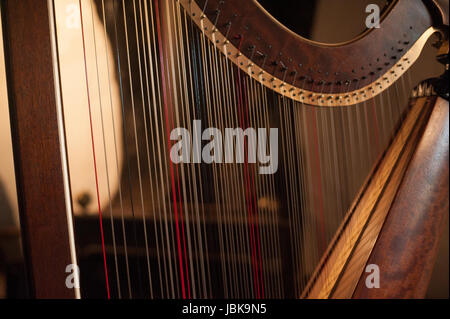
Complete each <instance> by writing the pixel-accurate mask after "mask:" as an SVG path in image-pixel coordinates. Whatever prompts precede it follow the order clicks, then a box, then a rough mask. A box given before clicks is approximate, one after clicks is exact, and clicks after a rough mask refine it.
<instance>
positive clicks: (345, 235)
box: [302, 99, 425, 299]
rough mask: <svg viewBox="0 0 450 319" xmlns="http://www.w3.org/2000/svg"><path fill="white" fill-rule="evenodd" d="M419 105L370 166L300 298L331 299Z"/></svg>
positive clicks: (413, 124)
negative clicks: (387, 146) (372, 166)
mask: <svg viewBox="0 0 450 319" xmlns="http://www.w3.org/2000/svg"><path fill="white" fill-rule="evenodd" d="M419 102H420V103H415V104H413V106H412V108H411V110H410V111H409V113H408V115H407V117H406V119H405V120H404V122H403V124H402V126H401V128H400V130H399V132H398V134H397V136H396V137H395V138H394V140H393V142H392V144H391V145H390V146H389V148H388V150H387V151H386V154H385V155H384V157H382V158H381V159H380V161H379V163H378V164H377V165H376V166H375V167H374V169H373V171H372V173H371V174H369V177H368V179H367V180H366V182H365V183H364V186H363V187H362V188H361V190H360V193H359V194H358V196H357V197H356V199H355V201H354V202H353V204H352V206H351V208H350V209H349V211H348V212H347V215H346V217H345V219H344V221H343V223H342V225H341V226H340V228H339V229H338V231H337V233H336V235H335V237H334V238H333V240H332V241H331V243H330V245H329V246H328V249H327V252H326V253H325V254H324V256H323V257H322V259H321V261H320V263H319V266H318V267H317V268H316V271H315V273H314V274H313V276H312V277H311V279H310V281H309V283H308V285H307V287H306V288H305V290H304V292H303V294H302V297H304V298H311V299H324V298H329V297H330V296H331V293H332V292H333V289H334V287H335V285H336V283H337V282H338V280H339V278H340V276H341V273H342V271H343V269H344V268H345V266H346V264H347V261H348V258H349V257H350V256H351V254H352V252H353V250H354V248H355V245H357V243H358V241H359V238H360V236H361V234H362V232H363V231H364V229H365V226H366V224H367V222H368V220H369V218H370V216H371V214H372V211H373V210H374V209H375V208H376V206H377V204H378V202H379V200H380V198H381V196H382V195H383V192H384V190H385V187H386V185H388V182H389V180H390V178H391V176H392V174H393V172H394V170H395V168H396V163H397V162H398V161H399V159H400V156H401V154H402V153H403V150H404V148H405V145H407V142H408V141H409V140H410V137H411V134H413V131H414V128H415V127H416V126H417V123H418V120H420V119H421V115H423V113H424V112H423V105H424V103H425V100H424V99H422V100H419Z"/></svg>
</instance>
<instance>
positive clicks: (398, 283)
mask: <svg viewBox="0 0 450 319" xmlns="http://www.w3.org/2000/svg"><path fill="white" fill-rule="evenodd" d="M448 108H449V106H448V102H447V101H445V100H443V99H440V98H439V99H438V100H437V102H436V106H435V107H434V110H433V113H432V114H431V117H430V120H429V123H428V125H427V128H426V130H425V132H424V134H423V137H422V139H421V141H420V143H419V145H418V147H417V150H416V152H415V154H414V156H413V158H412V160H411V163H410V165H409V167H408V170H407V172H406V174H405V177H404V179H403V182H402V184H401V186H400V190H399V192H398V194H397V196H396V198H395V200H394V203H393V205H392V207H391V209H390V212H389V215H388V217H387V219H386V222H385V224H384V226H383V229H382V234H381V236H380V238H379V240H378V241H377V243H376V245H375V247H374V250H373V251H372V254H371V256H370V258H369V260H368V264H377V265H378V266H379V268H380V288H378V289H368V288H367V287H366V285H365V279H366V275H365V274H363V275H362V276H361V279H360V281H359V283H358V286H357V288H356V290H355V293H354V295H353V297H354V298H423V297H424V296H425V293H426V290H427V287H428V283H429V280H430V276H431V272H432V269H433V264H434V260H435V257H436V251H437V247H438V244H439V237H440V234H441V233H442V227H443V226H444V225H445V220H446V219H447V218H448V209H449V199H448V185H449V181H448V178H449V168H448V163H449V110H448Z"/></svg>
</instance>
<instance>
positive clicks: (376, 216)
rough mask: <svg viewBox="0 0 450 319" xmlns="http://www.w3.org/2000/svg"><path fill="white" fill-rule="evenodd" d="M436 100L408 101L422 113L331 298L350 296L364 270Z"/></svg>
mask: <svg viewBox="0 0 450 319" xmlns="http://www.w3.org/2000/svg"><path fill="white" fill-rule="evenodd" d="M435 101H436V98H435V97H431V98H425V97H423V98H419V99H413V100H411V102H410V103H411V105H415V106H416V107H417V106H418V107H419V108H420V109H421V110H422V114H421V116H420V118H419V119H418V120H417V122H416V124H415V125H414V128H413V130H412V132H411V135H410V137H409V138H408V141H407V142H406V144H405V146H404V147H403V150H402V152H401V154H400V156H399V159H398V160H397V163H396V164H395V167H394V169H393V172H392V174H391V176H390V177H389V180H388V182H387V183H386V185H385V186H384V189H383V192H382V194H381V195H380V198H379V199H378V202H377V204H376V206H375V208H374V209H373V212H372V213H371V216H370V218H369V220H368V222H367V225H366V226H365V229H364V230H363V233H362V234H361V236H360V238H359V239H358V242H357V244H356V245H355V247H354V250H353V252H352V254H351V257H350V258H349V259H348V260H347V262H346V265H345V268H344V270H343V271H342V273H341V274H340V278H339V280H338V282H337V284H336V285H335V287H334V288H333V292H332V294H331V295H330V297H332V298H337V299H343V298H351V297H352V295H353V292H354V290H355V288H356V285H357V284H358V281H359V278H360V277H361V274H362V273H363V272H364V270H365V267H366V263H367V260H368V259H369V257H370V253H371V252H372V249H373V247H374V246H375V243H376V241H377V239H378V237H379V234H380V231H381V229H382V227H383V224H384V222H385V220H386V216H387V214H388V212H389V209H390V207H391V205H392V203H393V201H394V198H395V196H396V194H397V191H398V189H399V187H400V184H401V182H402V180H403V177H404V174H405V172H406V169H407V167H408V164H409V162H410V160H411V157H412V156H413V154H414V151H415V149H416V147H417V144H418V142H419V141H420V138H421V136H422V134H423V131H424V128H425V126H426V124H427V122H428V119H429V117H430V113H431V110H432V109H433V105H434V103H435Z"/></svg>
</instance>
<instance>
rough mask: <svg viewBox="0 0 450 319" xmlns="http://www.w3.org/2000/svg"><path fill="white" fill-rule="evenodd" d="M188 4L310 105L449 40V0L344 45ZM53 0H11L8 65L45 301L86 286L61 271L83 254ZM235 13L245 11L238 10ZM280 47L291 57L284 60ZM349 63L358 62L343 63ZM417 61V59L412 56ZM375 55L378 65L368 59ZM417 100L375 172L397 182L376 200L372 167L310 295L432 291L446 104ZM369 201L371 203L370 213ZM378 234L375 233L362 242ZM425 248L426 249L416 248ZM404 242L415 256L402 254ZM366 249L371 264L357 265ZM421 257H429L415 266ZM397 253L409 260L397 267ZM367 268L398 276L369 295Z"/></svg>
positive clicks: (37, 276) (37, 281) (24, 220)
mask: <svg viewBox="0 0 450 319" xmlns="http://www.w3.org/2000/svg"><path fill="white" fill-rule="evenodd" d="M180 2H181V3H182V4H183V5H185V6H191V8H193V9H192V10H191V11H190V12H191V13H194V14H195V16H196V17H195V16H193V19H194V21H196V23H197V22H198V24H199V25H200V27H202V28H204V32H206V33H207V34H208V35H211V37H212V38H213V39H215V40H216V41H219V42H221V41H223V44H224V45H228V44H229V45H230V46H229V49H228V50H229V52H230V53H229V55H230V56H232V57H233V56H234V57H235V58H232V59H235V60H236V61H235V63H236V64H237V65H239V66H241V68H242V69H243V70H244V71H246V72H249V69H248V66H249V65H250V64H252V65H251V66H253V67H254V68H258V70H259V72H258V73H257V74H256V75H252V74H251V72H250V73H249V74H250V75H251V76H254V77H257V78H258V79H259V80H261V81H262V80H263V78H264V79H265V81H267V82H268V83H269V84H266V85H270V86H272V89H273V90H275V91H277V92H278V93H280V94H284V95H290V97H291V98H293V97H294V94H296V98H299V99H301V96H303V97H304V98H305V100H303V101H304V102H305V103H310V104H313V105H321V103H323V102H322V101H326V100H329V99H331V100H333V101H336V102H335V105H345V104H346V103H347V104H349V103H350V104H352V101H353V100H351V99H357V98H361V99H362V98H364V94H367V95H368V96H370V95H372V94H377V93H378V92H377V93H370V91H371V90H373V89H377V87H378V88H379V89H380V90H382V89H383V87H386V86H389V84H388V83H390V82H392V81H395V77H397V76H399V75H401V69H402V66H401V64H402V61H405V62H406V63H408V62H409V61H408V60H402V59H405V55H406V54H408V53H411V52H412V51H411V50H412V49H414V45H415V44H416V43H417V42H418V41H419V40H420V38H421V36H422V35H423V34H425V33H427V32H428V31H427V30H430V28H433V29H431V30H433V31H434V30H438V29H439V30H441V33H442V35H443V41H444V43H445V41H448V40H447V39H446V37H447V31H448V1H442V0H439V1H438V0H431V1H421V0H398V1H395V2H394V3H393V4H392V7H391V8H390V9H389V12H388V13H387V14H386V16H385V17H384V18H383V23H382V28H380V29H375V30H370V31H367V32H365V33H364V34H362V35H361V36H359V37H357V38H356V39H354V40H352V41H349V42H346V43H340V44H336V45H325V44H321V43H316V42H312V41H309V40H306V39H304V38H301V37H299V36H298V35H296V34H294V33H292V32H291V31H289V30H288V29H286V28H285V27H284V26H283V25H281V24H280V23H278V22H277V21H276V20H274V19H273V18H272V17H271V16H270V15H269V14H268V13H267V12H265V10H264V9H262V7H260V5H259V4H258V3H257V2H256V1H253V0H252V1H240V0H227V1H219V0H209V1H206V0H199V1H195V2H194V1H191V0H180ZM52 3H53V2H52V1H51V0H21V1H17V0H2V2H1V5H2V7H1V9H2V15H3V18H2V21H3V30H4V39H5V59H6V67H7V82H8V94H9V103H10V113H11V115H10V117H11V128H12V137H13V150H14V162H15V169H16V183H17V191H18V199H19V210H20V221H21V227H22V234H23V243H24V249H25V257H26V262H27V265H28V266H29V267H28V274H29V280H30V283H31V288H32V291H31V294H32V296H33V297H37V298H76V297H79V291H77V290H70V289H67V288H66V286H65V280H66V275H67V274H66V273H65V272H64V270H65V269H66V266H67V265H69V264H72V263H74V259H75V255H74V242H73V240H74V239H73V229H72V228H71V226H70V225H71V203H70V189H69V183H68V180H69V176H68V170H67V165H66V161H67V160H66V154H65V140H64V134H62V132H63V130H64V123H63V120H62V118H63V117H62V112H63V110H62V106H61V98H60V95H59V93H58V86H59V76H58V65H57V60H56V59H55V54H56V44H55V41H56V39H55V37H54V21H53V20H54V16H53V4H52ZM237 5H239V6H237ZM236 8H239V12H244V14H239V12H236V10H237V9H236ZM199 10H200V11H199ZM219 12H220V14H218V13H219ZM230 21H231V22H232V23H231V24H230ZM400 21H401V25H399V24H400ZM446 25H447V26H446ZM405 28H406V29H405ZM215 33H217V35H215ZM219 33H220V34H228V35H229V38H224V39H222V38H220V37H219V36H218V34H219ZM231 35H233V36H231ZM397 35H399V36H397ZM237 48H240V49H237ZM256 48H258V50H257V51H258V53H257V54H256V55H255V52H256V51H255V50H256ZM386 48H387V49H389V50H390V49H391V48H394V51H395V54H393V53H391V52H390V51H389V52H387V53H386V54H384V52H385V51H386ZM447 48H448V42H447ZM233 50H234V51H233ZM419 51H420V50H419ZM279 52H283V55H282V57H280V56H279ZM447 53H448V52H447ZM227 54H228V53H227ZM349 56H351V57H352V59H353V61H354V63H352V64H349V63H347V64H345V63H342V61H343V59H345V58H347V57H349ZM409 59H411V60H414V56H413V57H412V58H409ZM369 60H370V61H373V63H370V64H368V63H367V61H369ZM411 62H413V61H411ZM366 64H367V65H366ZM399 64H400V66H399ZM288 70H290V71H291V72H287V71H288ZM293 70H295V71H296V72H293ZM362 70H364V71H362ZM261 72H262V73H261ZM325 75H326V80H324V79H323V78H324V76H325ZM295 77H301V79H302V80H304V81H306V82H307V83H308V87H307V88H306V90H305V91H304V92H300V91H299V90H298V89H297V88H296V87H295V85H293V83H294V78H295ZM329 83H331V84H333V85H329ZM351 83H357V91H355V92H351V94H349V93H348V92H346V93H345V94H340V93H339V92H340V91H342V90H343V89H342V88H344V90H345V87H347V86H349V85H350V84H351ZM318 85H325V88H326V89H325V91H322V93H321V94H317V92H315V91H317V90H316V89H315V88H317V86H318ZM361 92H362V93H361ZM364 92H365V93H364ZM355 94H356V95H355ZM415 102H416V103H415V104H414V106H413V108H412V110H413V112H412V114H413V115H414V116H415V117H411V118H410V119H409V121H408V120H405V123H404V125H403V126H404V127H403V131H400V133H399V135H398V136H397V137H396V140H395V141H394V142H393V144H392V147H391V149H390V150H388V151H387V153H389V152H393V153H395V154H396V155H397V156H396V157H395V158H394V157H393V159H392V161H391V162H389V163H388V164H383V159H381V160H380V163H379V165H378V166H377V168H380V167H386V165H387V166H389V168H390V170H389V172H388V173H386V174H388V176H384V177H383V178H384V179H381V180H380V183H382V185H381V187H380V186H378V188H377V187H375V188H376V189H377V190H378V192H375V194H378V195H376V196H375V195H371V194H370V193H369V192H368V190H370V189H372V188H371V187H372V186H371V185H372V184H373V183H374V181H375V180H376V179H377V178H381V177H380V176H382V174H380V170H379V169H375V170H374V171H373V174H372V175H371V176H370V177H369V178H368V180H367V182H366V184H365V185H364V187H363V189H362V190H361V192H360V194H359V196H358V198H357V199H356V200H355V202H354V205H353V207H352V209H351V211H353V212H355V211H356V210H358V209H359V210H362V211H363V212H364V209H366V210H365V213H366V215H367V216H366V220H365V222H364V223H362V224H361V225H360V226H359V232H358V233H357V234H356V235H355V236H356V238H355V239H354V242H353V243H352V245H350V246H348V247H347V250H341V251H342V252H345V253H344V255H343V256H335V255H333V251H336V250H332V248H335V247H336V245H340V241H339V233H340V232H341V233H342V231H345V226H346V225H348V224H349V223H351V222H352V219H351V216H354V215H353V213H351V212H349V215H348V216H349V217H348V218H347V219H346V220H345V222H344V223H343V226H342V227H341V230H340V231H338V233H337V235H336V238H335V240H333V242H332V244H331V245H330V248H329V250H328V252H327V254H325V256H324V258H323V260H322V262H321V264H320V265H319V267H318V269H317V270H316V274H315V275H314V276H313V279H312V280H311V281H310V284H309V285H308V287H307V289H306V290H305V292H304V295H303V296H302V297H311V298H330V297H335V298H348V297H364V298H368V297H384V298H389V297H423V296H424V293H425V292H424V291H425V288H426V285H427V279H428V280H429V277H430V274H431V269H432V264H433V261H434V258H435V254H436V249H437V242H438V236H437V235H438V233H439V232H440V231H441V228H442V224H443V221H444V220H445V218H447V214H448V195H447V194H448V102H445V101H443V100H442V99H440V98H439V99H426V100H425V99H423V100H420V101H415ZM402 132H403V133H402ZM402 134H403V135H402ZM396 141H397V144H396ZM388 155H389V154H388ZM393 156H394V155H393ZM386 158H388V157H384V160H385V161H386ZM381 172H382V171H381ZM381 181H383V182H381ZM423 183H428V184H429V185H430V187H428V188H427V189H426V191H424V193H425V194H423V193H422V194H421V197H420V198H421V199H423V200H424V201H426V202H424V205H411V200H412V198H415V197H416V196H418V194H417V185H423ZM428 184H427V185H428ZM366 197H369V199H367V198H366ZM365 198H366V199H365ZM365 202H366V203H367V202H370V203H371V205H372V206H370V207H365V206H361V205H362V203H365ZM377 212H378V213H377ZM411 213H413V214H414V216H416V218H418V219H420V220H423V221H424V222H423V224H422V227H421V228H417V224H414V221H415V220H412V221H411V220H409V219H408V215H409V214H411ZM377 216H378V217H377ZM377 218H378V219H377ZM374 229H375V230H374ZM370 231H372V233H371V234H372V235H371V237H364V234H368V233H370ZM398 234H401V235H402V236H404V237H403V240H404V242H403V243H404V245H401V246H399V247H400V248H399V247H395V245H389V243H390V242H392V241H393V240H396V237H395V236H397V235H398ZM423 241H426V245H419V244H418V243H419V242H422V243H423ZM414 242H415V243H416V244H412V243H414ZM405 243H407V247H408V249H407V250H403V251H402V249H403V248H404V247H406V246H405ZM399 249H400V251H399ZM358 254H363V255H364V257H362V258H356V257H355V256H358ZM418 256H420V258H421V259H422V260H423V262H421V263H417V260H416V259H417V257H418ZM333 258H335V259H333ZM392 258H394V259H395V258H399V259H395V260H401V262H399V263H398V264H395V265H394V264H393V263H392ZM330 260H331V261H333V262H334V263H335V264H336V265H338V267H337V268H336V271H335V272H334V274H333V276H328V277H327V278H325V277H323V275H322V274H321V271H320V269H321V268H320V267H321V265H322V266H323V265H324V264H325V263H326V262H330ZM337 261H339V262H337ZM367 263H377V264H378V265H380V267H381V266H382V267H384V268H383V269H385V271H388V272H389V271H391V273H393V274H395V276H392V277H390V282H389V283H388V286H389V287H388V288H387V289H381V290H377V291H376V292H374V291H369V290H368V289H367V288H365V286H364V276H362V269H363V267H364V266H365V265H366V264H367ZM349 267H350V268H349ZM351 267H356V268H351ZM355 269H357V270H356V271H355ZM407 272H409V273H407ZM352 273H353V276H350V274H352ZM355 273H356V274H358V273H359V275H355ZM411 274H412V275H411ZM321 276H322V277H321ZM349 277H351V279H348V278H349ZM339 283H341V284H342V285H340V284H339Z"/></svg>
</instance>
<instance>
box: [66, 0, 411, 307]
mask: <svg viewBox="0 0 450 319" xmlns="http://www.w3.org/2000/svg"><path fill="white" fill-rule="evenodd" d="M89 6H90V10H88V8H89ZM94 6H95V7H94ZM80 8H81V19H82V25H87V24H89V23H91V24H93V23H94V22H93V19H94V14H98V15H99V16H100V17H101V19H102V21H103V25H104V28H103V32H104V33H103V34H96V32H97V31H95V29H92V30H93V31H92V32H93V34H90V35H89V36H88V35H87V34H86V32H89V31H88V30H89V29H88V28H85V27H84V28H82V32H83V47H84V54H85V57H86V56H87V55H92V54H93V55H95V59H94V60H93V61H95V62H94V63H88V62H87V61H88V60H87V59H85V67H86V82H87V84H88V85H87V94H88V96H90V97H91V100H94V99H95V96H96V93H95V89H94V84H95V83H96V82H97V81H98V78H100V77H105V76H107V77H108V80H109V83H110V85H112V84H111V83H114V82H116V81H117V82H118V85H119V88H120V101H112V100H110V101H101V100H100V103H98V105H95V106H94V103H92V105H91V102H89V108H91V107H92V108H93V107H98V108H99V111H100V114H101V117H100V120H99V121H96V120H95V121H92V123H91V125H92V130H93V131H94V132H95V131H102V132H103V133H102V138H103V141H99V140H95V139H93V151H94V156H95V158H96V159H97V161H104V162H106V163H107V164H106V165H105V169H106V171H107V172H106V174H104V175H101V176H106V180H103V181H98V187H108V191H109V204H108V205H107V206H106V207H103V209H100V208H99V215H100V227H99V230H96V231H95V232H96V237H95V238H96V240H98V242H97V244H98V246H99V247H101V249H99V250H98V256H101V263H102V267H97V268H96V269H101V270H98V271H89V270H86V269H83V260H80V265H81V283H82V293H83V294H85V295H87V296H89V295H90V291H89V289H88V288H87V287H90V285H89V284H90V281H91V280H90V277H89V276H93V275H95V276H96V277H95V280H93V282H96V283H97V284H98V285H100V286H101V287H100V288H101V293H100V296H101V295H105V294H106V295H107V296H108V297H114V298H142V297H146V298H213V297H215V298H284V297H299V296H300V295H301V292H302V290H303V289H304V287H305V286H306V284H307V282H308V280H309V279H310V277H311V275H312V273H313V271H314V269H315V268H316V266H317V264H318V262H319V260H320V258H321V256H322V255H323V253H324V252H325V250H326V248H327V246H328V244H329V242H330V240H331V239H332V237H333V235H334V234H335V232H336V230H337V229H338V227H339V225H340V223H341V222H342V220H343V218H344V216H345V214H346V212H347V210H348V209H349V207H350V205H351V203H352V201H353V199H354V198H355V196H356V194H357V193H358V191H359V189H360V188H361V186H362V185H363V183H364V180H365V179H366V178H367V176H368V174H369V173H370V171H371V169H372V168H373V166H374V164H375V163H376V161H377V160H378V159H379V158H380V156H382V154H383V152H384V150H385V149H386V147H387V146H388V144H389V142H390V141H391V139H392V137H393V136H394V134H395V131H396V129H397V128H398V125H399V123H400V122H401V119H402V117H403V116H404V114H405V111H406V105H407V103H406V100H407V98H408V92H409V91H408V87H411V83H410V79H409V73H407V74H406V75H405V76H403V77H402V79H400V80H399V81H397V82H396V83H395V84H393V85H392V86H391V88H390V89H389V90H386V92H385V93H383V94H382V95H379V96H375V97H373V98H372V99H371V100H368V101H366V102H363V103H360V104H355V105H353V106H349V107H333V108H327V107H313V106H309V105H305V104H302V103H300V102H296V101H293V100H291V99H289V98H288V97H284V96H280V95H278V94H276V93H274V92H273V91H271V90H270V89H268V88H267V87H266V86H264V85H263V84H262V83H260V82H258V81H256V80H254V79H252V78H251V77H249V76H248V75H247V74H246V73H245V72H243V71H242V70H241V69H240V68H239V67H237V66H236V65H234V64H233V63H232V62H230V61H229V60H228V59H227V57H226V56H225V55H224V54H222V53H221V52H220V50H218V49H217V48H216V47H215V44H214V43H211V41H209V40H208V38H207V37H206V35H205V34H204V32H207V31H205V30H199V28H198V27H197V26H196V25H195V23H193V22H192V21H191V18H190V15H189V10H190V9H189V6H188V7H186V8H184V7H183V6H182V5H181V4H180V3H179V2H178V1H165V0H163V1H147V0H127V1H125V0H97V1H96V2H95V4H92V2H91V3H89V2H87V1H81V0H80ZM95 8H96V9H95ZM83 11H84V12H83ZM89 11H90V13H91V14H86V12H89ZM96 12H97V13H96ZM229 36H235V35H229ZM238 36H240V37H245V34H241V35H238ZM102 37H104V38H107V39H108V40H109V41H110V43H111V52H109V53H108V52H100V50H98V43H96V41H97V42H99V41H100V40H99V39H101V38H102ZM88 40H89V41H93V43H89V44H88V43H86V42H87V41H88ZM87 48H93V49H92V50H89V49H87ZM108 54H112V55H113V56H114V64H111V65H108V72H107V73H106V75H105V74H104V73H101V72H99V71H98V63H99V61H101V60H102V59H105V56H107V55H108ZM88 70H97V71H96V77H92V76H88ZM89 74H91V73H89ZM301 85H302V83H298V86H299V87H300V88H301ZM356 85H357V84H356ZM100 89H102V88H100V86H99V87H98V90H100ZM107 89H108V88H107ZM315 89H316V91H317V92H320V91H321V89H322V88H321V87H316V88H315ZM342 89H348V88H344V87H342ZM109 90H111V88H109ZM114 103H118V104H120V110H121V121H120V122H115V123H112V125H106V123H107V122H108V121H109V122H111V121H113V122H114V116H113V117H107V116H106V115H104V114H108V112H107V111H106V110H107V109H108V108H110V110H109V111H110V112H112V105H113V104H114ZM193 120H201V122H202V127H203V129H204V128H207V127H215V128H218V129H219V130H220V131H221V132H224V131H225V128H242V129H246V128H248V127H252V128H255V129H257V128H277V129H278V145H277V146H276V147H277V149H278V154H279V160H278V162H279V165H278V170H277V171H276V172H275V173H274V174H268V175H261V174H259V173H258V165H257V164H252V163H248V160H247V159H246V161H245V163H234V164H231V163H230V164H225V163H215V162H213V163H211V164H204V163H181V164H174V163H172V161H171V160H170V156H169V152H170V148H171V146H172V145H173V144H174V143H175V142H176V141H171V140H170V139H169V135H170V132H171V131H172V129H173V128H176V127H183V128H186V129H187V130H188V131H190V132H192V123H193V122H192V121H193ZM114 126H121V127H122V128H123V141H124V143H123V154H124V155H123V165H121V167H119V165H117V163H118V162H119V161H118V159H117V158H118V157H119V156H120V155H118V150H117V146H116V149H115V150H112V152H113V153H115V156H113V157H112V158H108V156H107V155H106V154H108V153H109V152H106V151H105V150H104V149H102V147H100V145H103V148H105V147H106V145H111V143H107V142H106V139H108V138H114V139H115V140H116V139H119V137H117V136H115V135H114V134H116V133H115V131H114V130H112V131H111V132H108V131H106V132H105V130H106V129H105V128H108V127H114ZM93 136H94V134H93ZM205 143H206V142H205ZM69 147H70V146H69ZM93 169H94V170H95V174H96V176H100V174H99V172H98V169H99V168H98V167H94V168H93ZM114 169H116V170H117V171H118V172H119V175H120V176H121V177H120V182H119V185H118V188H117V190H114V189H113V187H111V186H110V181H109V180H108V176H110V175H111V174H110V172H108V170H114ZM110 188H111V189H110ZM99 207H100V204H99ZM78 229H81V228H80V227H78ZM76 230H77V229H76ZM97 234H98V236H97ZM76 236H77V240H78V238H80V237H81V236H84V234H82V233H81V232H79V233H76ZM79 255H82V254H79ZM99 260H100V259H99ZM86 265H87V263H86ZM86 267H87V266H86ZM324 271H327V270H326V268H325V269H324ZM83 283H84V284H85V285H84V288H83ZM83 289H84V290H83ZM105 289H106V293H105Z"/></svg>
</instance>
